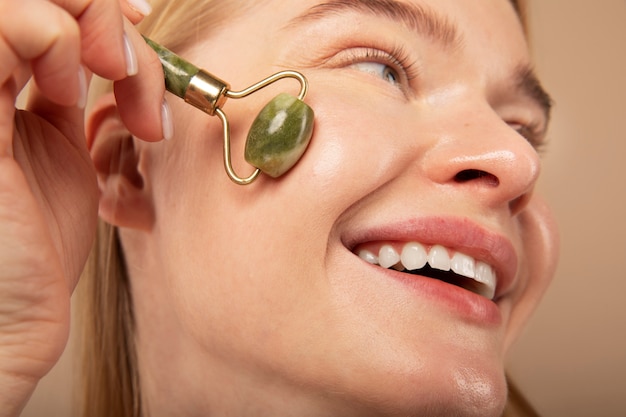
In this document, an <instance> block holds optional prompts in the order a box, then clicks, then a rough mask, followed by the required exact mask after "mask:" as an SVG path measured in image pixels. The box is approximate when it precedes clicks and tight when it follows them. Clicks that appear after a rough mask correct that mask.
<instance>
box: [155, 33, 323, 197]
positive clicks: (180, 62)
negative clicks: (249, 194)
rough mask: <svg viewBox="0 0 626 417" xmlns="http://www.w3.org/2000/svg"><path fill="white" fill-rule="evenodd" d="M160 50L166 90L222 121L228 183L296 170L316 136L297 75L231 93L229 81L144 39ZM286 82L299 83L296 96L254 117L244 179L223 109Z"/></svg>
mask: <svg viewBox="0 0 626 417" xmlns="http://www.w3.org/2000/svg"><path fill="white" fill-rule="evenodd" d="M145 40H146V42H147V43H148V45H150V47H151V48H152V49H154V50H155V51H156V53H157V54H158V56H159V59H160V60H161V64H162V65H163V73H164V75H165V88H166V89H167V90H168V91H169V92H171V93H173V94H174V95H176V96H178V97H180V98H182V99H184V100H185V101H186V102H187V103H189V104H191V105H193V106H195V107H197V108H199V109H200V110H202V111H203V112H205V113H207V114H209V115H211V116H213V115H217V116H218V117H219V118H220V120H221V121H222V126H223V131H224V167H225V168H226V173H227V174H228V176H229V178H230V179H231V180H232V181H234V182H235V183H237V184H240V185H246V184H250V183H252V182H253V181H254V180H256V179H257V177H258V176H259V174H260V173H261V172H264V173H266V174H267V175H269V176H271V177H274V178H276V177H279V176H281V175H283V174H284V173H285V172H287V171H288V170H289V169H290V168H291V167H293V166H294V165H295V164H296V163H297V162H298V160H299V159H300V157H301V156H302V154H303V153H304V151H305V150H306V148H307V146H308V144H309V141H310V140H311V135H312V133H313V117H314V115H313V110H312V109H311V107H309V106H308V105H307V104H306V103H304V101H302V100H304V97H305V96H306V93H307V89H308V83H307V80H306V78H305V77H304V76H303V75H302V74H300V73H299V72H296V71H281V72H278V73H276V74H274V75H271V76H269V77H267V78H265V79H263V80H261V81H259V82H258V83H256V84H253V85H252V86H250V87H248V88H246V89H245V90H241V91H232V90H230V86H229V84H228V83H226V82H225V81H222V80H220V79H219V78H217V77H215V76H214V75H212V74H210V73H208V72H207V71H205V70H202V69H200V68H198V67H196V66H195V65H193V64H191V63H190V62H187V61H185V60H184V59H182V58H181V57H179V56H178V55H176V54H174V53H173V52H172V51H170V50H168V49H166V48H164V47H163V46H161V45H159V44H157V43H155V42H153V41H151V40H150V39H148V38H145ZM283 78H295V79H296V80H297V81H299V83H300V93H299V95H298V96H297V97H294V96H291V95H290V94H287V93H282V94H279V95H278V96H276V97H275V98H274V99H273V100H271V101H270V102H269V103H267V104H266V105H265V107H263V109H262V110H261V112H260V113H259V115H258V116H257V117H256V119H255V120H254V122H253V123H252V126H251V127H250V131H249V133H248V138H247V140H246V145H245V151H244V157H245V159H246V161H247V162H248V163H249V164H250V165H252V166H253V167H254V168H255V170H254V172H253V173H252V174H251V175H250V176H249V177H247V178H241V177H240V176H238V175H237V174H236V173H235V171H234V170H233V167H232V163H231V156H230V153H231V152H230V127H229V123H228V118H227V117H226V114H225V113H224V111H223V110H222V106H223V105H224V103H225V101H226V99H228V98H234V99H238V98H243V97H246V96H248V95H250V94H252V93H254V92H256V91H258V90H260V89H262V88H264V87H266V86H268V85H270V84H272V83H274V82H276V81H278V80H281V79H283Z"/></svg>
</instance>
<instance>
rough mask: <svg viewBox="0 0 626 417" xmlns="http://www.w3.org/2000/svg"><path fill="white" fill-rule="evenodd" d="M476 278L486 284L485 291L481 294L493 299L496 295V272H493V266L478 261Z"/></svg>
mask: <svg viewBox="0 0 626 417" xmlns="http://www.w3.org/2000/svg"><path fill="white" fill-rule="evenodd" d="M474 279H475V280H476V281H478V282H480V283H482V284H484V285H483V286H482V288H483V289H484V292H483V291H481V294H482V295H484V296H485V297H487V298H490V299H493V297H494V296H495V295H496V274H495V273H494V272H493V268H491V267H490V266H489V265H487V264H486V263H484V262H476V277H475V278H474Z"/></svg>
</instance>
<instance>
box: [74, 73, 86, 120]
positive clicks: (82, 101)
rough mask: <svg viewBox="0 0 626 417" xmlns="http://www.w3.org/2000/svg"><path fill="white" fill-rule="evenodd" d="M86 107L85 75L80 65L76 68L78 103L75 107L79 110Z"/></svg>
mask: <svg viewBox="0 0 626 417" xmlns="http://www.w3.org/2000/svg"><path fill="white" fill-rule="evenodd" d="M86 105H87V74H85V68H83V66H82V65H81V66H80V67H79V68H78V101H77V102H76V106H77V107H78V108H79V109H84V108H85V106H86Z"/></svg>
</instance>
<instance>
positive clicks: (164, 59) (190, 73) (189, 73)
mask: <svg viewBox="0 0 626 417" xmlns="http://www.w3.org/2000/svg"><path fill="white" fill-rule="evenodd" d="M144 39H145V41H146V43H147V44H148V45H149V46H150V47H151V48H152V49H154V51H155V52H156V53H157V55H158V56H159V59H160V61H161V65H162V66H163V73H164V75H165V88H166V89H167V91H169V92H170V93H172V94H174V95H176V96H178V97H180V98H182V99H184V98H185V91H186V90H187V87H188V86H189V83H190V82H191V79H192V78H193V77H194V75H196V74H197V73H198V71H200V68H198V67H196V66H195V65H193V64H191V63H190V62H188V61H185V60H184V59H182V58H181V57H179V56H178V55H176V54H175V53H174V52H172V51H170V50H169V49H167V48H165V47H163V46H161V45H159V44H158V43H156V42H153V41H151V40H150V39H148V38H146V37H144Z"/></svg>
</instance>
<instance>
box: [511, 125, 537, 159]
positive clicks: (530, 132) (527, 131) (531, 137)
mask: <svg viewBox="0 0 626 417" xmlns="http://www.w3.org/2000/svg"><path fill="white" fill-rule="evenodd" d="M509 125H510V126H511V128H512V129H513V130H515V131H516V132H517V133H518V134H519V135H520V136H522V137H523V138H524V139H526V140H527V141H528V143H530V144H531V146H532V147H533V148H535V150H536V151H537V152H538V153H541V152H542V151H543V150H544V148H545V146H546V142H545V140H544V137H545V132H544V131H543V129H542V128H541V126H540V124H539V123H536V122H531V123H523V122H513V123H509Z"/></svg>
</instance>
